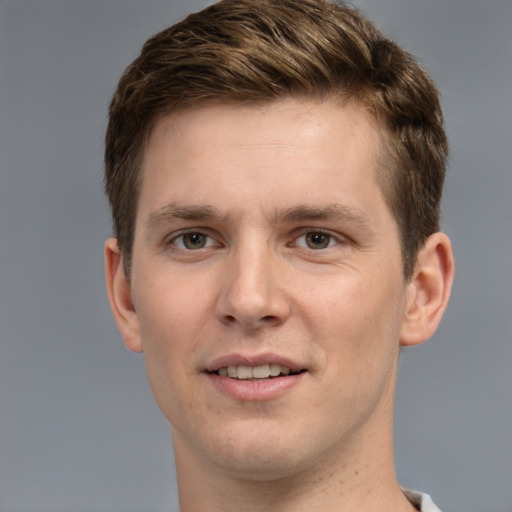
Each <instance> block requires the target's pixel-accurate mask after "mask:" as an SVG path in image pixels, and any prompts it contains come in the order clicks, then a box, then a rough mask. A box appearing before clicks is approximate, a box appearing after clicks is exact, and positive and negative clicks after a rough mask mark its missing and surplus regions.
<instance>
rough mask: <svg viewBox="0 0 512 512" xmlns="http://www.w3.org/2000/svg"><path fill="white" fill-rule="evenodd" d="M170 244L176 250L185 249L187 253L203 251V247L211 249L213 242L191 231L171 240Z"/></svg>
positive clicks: (205, 236)
mask: <svg viewBox="0 0 512 512" xmlns="http://www.w3.org/2000/svg"><path fill="white" fill-rule="evenodd" d="M171 243H172V244H173V245H174V246H175V247H177V248H178V249H186V250H189V251H193V250H197V249H204V248H205V247H212V246H213V245H215V241H214V240H213V239H212V238H211V237H209V236H208V235H205V234H204V233H200V232H198V231H191V232H189V233H182V234H181V235H178V236H177V237H175V238H173V239H172V240H171Z"/></svg>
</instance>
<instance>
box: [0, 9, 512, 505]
mask: <svg viewBox="0 0 512 512" xmlns="http://www.w3.org/2000/svg"><path fill="white" fill-rule="evenodd" d="M207 3H208V2H206V1H201V0H167V1H163V0H145V1H142V0H140V1H138V0H125V1H119V0H102V1H100V0H41V1H38V0H0V180H1V182H0V343H1V346H0V400H1V402H0V509H1V510H2V511H3V512H35V511H37V512H42V511H51V512H75V511H76V512H93V511H94V512H100V511H102V512H116V511H119V512H121V511H122V512H129V511H134V512H135V511H141V512H150V511H155V512H156V511H158V512H160V511H162V512H163V511H172V510H177V491H176V487H175V483H174V467H173V458H172V447H171V438H170V430H169V427H168V426H167V424H166V422H165V420H164V419H163V417H162V416H161V415H160V412H159V411H158V409H157V407H156V405H155V403H154V401H153V398H152V395H151V392H150V390H149V387H148V384H147V382H146V376H145V368H144V361H143V358H142V357H141V356H138V355H135V354H131V353H129V352H128V351H127V350H126V349H125V348H124V346H123V343H122V340H121V337H120V336H119V334H118V332H117V330H116V327H115V325H114V322H113V320H112V318H111V314H110V310H109V306H108V303H107V298H106V294H105V291H104V282H103V242H104V239H105V238H106V237H107V236H108V235H109V234H110V220H109V212H108V208H107V205H106V201H105V199H104V197H103V191H102V178H101V172H102V152H103V137H104V132H105V127H106V110H107V105H108V102H109V100H110V97H111V95H112V93H113V91H114V88H115V86H116V82H117V80H118V78H119V76H120V74H121V72H122V70H123V69H124V68H125V67H126V66H127V65H128V64H129V63H130V62H131V61H132V60H133V59H134V58H135V57H136V55H137V54H138V52H139V50H140V47H141V45H142V43H143V42H144V41H145V40H146V39H147V38H148V37H149V36H150V35H152V34H153V33H155V32H156V31H159V30H161V29H163V28H165V27H166V26H168V25H170V24H171V23H173V22H175V21H177V20H178V19H180V18H181V17H182V16H183V15H185V14H186V13H187V12H189V11H192V10H197V9H199V8H201V7H203V6H205V5H206V4H207ZM355 4H356V5H357V6H359V7H360V8H361V9H363V10H364V11H365V12H367V13H368V14H369V15H370V17H372V18H373V19H374V20H376V22H377V24H378V25H379V26H380V27H381V28H382V29H383V30H384V32H386V33H387V34H389V35H391V36H392V37H396V38H397V39H398V40H399V42H400V43H401V44H402V45H403V46H404V47H405V48H406V49H407V50H409V51H410V52H412V53H414V54H415V55H417V56H419V59H420V61H421V62H422V63H423V64H424V65H425V66H426V67H427V68H429V69H430V70H431V72H432V73H433V75H434V77H435V79H436V80H437V82H438V85H439V88H440V90H441V92H442V95H443V97H442V102H443V105H444V110H445V116H446V124H447V129H448V132H449V137H450V141H451V162H450V169H449V175H448V181H447V186H446V194H445V199H444V229H445V231H446V232H447V233H448V234H449V235H450V236H451V238H452V240H453V244H454V249H455V254H456V260H457V274H456V282H455V287H454V290H453V296H452V301H451V304H450V306H449V308H448V312H447V314H446V316H445V318H444V320H443V322H442V325H441V327H440V329H439V331H438V333H437V334H436V335H435V337H434V338H433V339H432V340H430V341H429V342H428V343H426V344H424V345H423V346H421V347H418V348H415V349H413V350H409V351H405V353H404V354H403V356H402V358H401V361H400V368H399V385H398V392H397V404H396V436H395V437H396V449H395V451H396V466H397V472H398V475H399V479H400V482H401V483H402V484H403V485H405V486H409V487H413V488H418V489H420V490H423V491H426V492H429V493H431V494H432V495H433V497H434V499H435V501H436V502H437V503H438V504H439V506H440V507H441V509H442V510H443V512H510V511H512V371H511V368H512V342H511V341H512V300H511V290H512V228H511V224H512V200H511V197H512V170H511V163H512V152H511V146H512V140H511V129H510V123H511V119H512V108H511V107H512V105H511V101H512V100H511V90H512V70H511V68H512V66H511V60H512V2H511V1H510V0H488V1H485V2H484V1H481V0H429V1H426V0H359V1H357V0H356V2H355Z"/></svg>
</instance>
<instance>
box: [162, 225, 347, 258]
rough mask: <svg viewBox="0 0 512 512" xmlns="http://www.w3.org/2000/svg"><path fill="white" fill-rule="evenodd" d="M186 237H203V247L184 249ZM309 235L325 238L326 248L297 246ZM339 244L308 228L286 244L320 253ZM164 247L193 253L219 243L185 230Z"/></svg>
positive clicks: (209, 237) (192, 230) (203, 235)
mask: <svg viewBox="0 0 512 512" xmlns="http://www.w3.org/2000/svg"><path fill="white" fill-rule="evenodd" d="M187 235H199V236H202V237H205V239H206V241H205V245H203V246H201V247H197V248H195V249H193V248H190V247H186V245H185V241H184V240H185V237H186V236H187ZM309 235H310V236H313V235H321V236H323V237H327V238H328V241H327V244H326V246H325V247H316V248H314V247H309V246H308V244H307V241H306V240H305V241H304V243H303V244H302V245H299V244H297V241H298V240H300V239H302V238H304V239H306V237H308V236H309ZM179 240H181V242H178V241H179ZM341 243H342V242H341V241H340V237H339V236H336V235H333V234H332V233H330V232H328V231H324V230H322V229H312V228H310V229H307V230H304V231H303V232H301V233H300V234H299V235H298V236H296V237H294V238H293V239H292V241H291V242H290V243H289V244H288V246H291V247H293V246H295V247H300V248H301V249H306V250H308V249H309V250H311V251H321V250H325V249H329V248H331V247H334V246H336V245H340V244H341ZM166 245H169V246H172V247H173V248H175V249H177V250H181V251H190V252H195V251H199V250H201V249H208V248H210V247H214V246H216V245H217V246H219V247H220V246H221V243H220V242H217V241H216V239H215V238H214V237H212V236H210V235H209V234H207V233H204V232H203V231H200V230H194V229H191V230H187V231H182V232H180V233H178V234H176V235H174V236H173V237H171V238H170V239H168V240H167V241H166Z"/></svg>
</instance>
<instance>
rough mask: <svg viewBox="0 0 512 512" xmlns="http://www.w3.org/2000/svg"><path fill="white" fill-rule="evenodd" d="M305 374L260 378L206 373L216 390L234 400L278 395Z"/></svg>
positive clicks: (267, 398)
mask: <svg viewBox="0 0 512 512" xmlns="http://www.w3.org/2000/svg"><path fill="white" fill-rule="evenodd" d="M305 374H306V372H303V373H298V374H295V375H287V376H283V377H275V378H273V379H262V380H244V379H230V378H229V377H221V376H220V375H217V374H216V373H207V374H206V375H207V376H208V378H209V379H210V382H211V383H212V384H213V385H214V386H215V388H216V389H217V390H219V391H220V392H221V393H223V394H226V395H229V396H231V397H232V398H234V399H236V400H247V401H263V400H272V399H273V398H277V397H279V396H280V395H282V394H283V393H285V392H286V391H287V390H289V389H290V388H292V387H293V386H296V385H297V384H298V383H299V382H300V380H301V379H302V378H303V377H304V375H305Z"/></svg>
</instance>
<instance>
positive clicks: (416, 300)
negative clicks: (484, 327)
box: [400, 233, 455, 346]
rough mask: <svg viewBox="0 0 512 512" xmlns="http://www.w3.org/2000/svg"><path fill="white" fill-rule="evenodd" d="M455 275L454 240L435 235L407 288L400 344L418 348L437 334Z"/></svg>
mask: <svg viewBox="0 0 512 512" xmlns="http://www.w3.org/2000/svg"><path fill="white" fill-rule="evenodd" d="M454 272H455V261H454V259H453V252H452V247H451V243H450V239H449V238H448V237H447V236H446V235H445V234H444V233H434V234H433V235H431V236H430V237H429V238H427V240H426V242H425V244H424V246H423V248H422V249H421V250H420V252H419V253H418V257H417V260H416V265H415V267H414V273H413V275H412V277H411V279H410V281H409V283H408V285H407V287H408V290H407V304H406V310H405V317H404V322H403V325H402V330H401V332H400V345H402V346H412V345H418V344H420V343H423V342H424V341H426V340H428V339H429V338H430V337H431V336H432V335H433V334H434V333H435V332H436V329H437V327H438V325H439V322H440V321H441V318H442V316H443V313H444V311H445V309H446V306H447V304H448V300H449V298H450V291H451V288H452V282H453V275H454Z"/></svg>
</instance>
